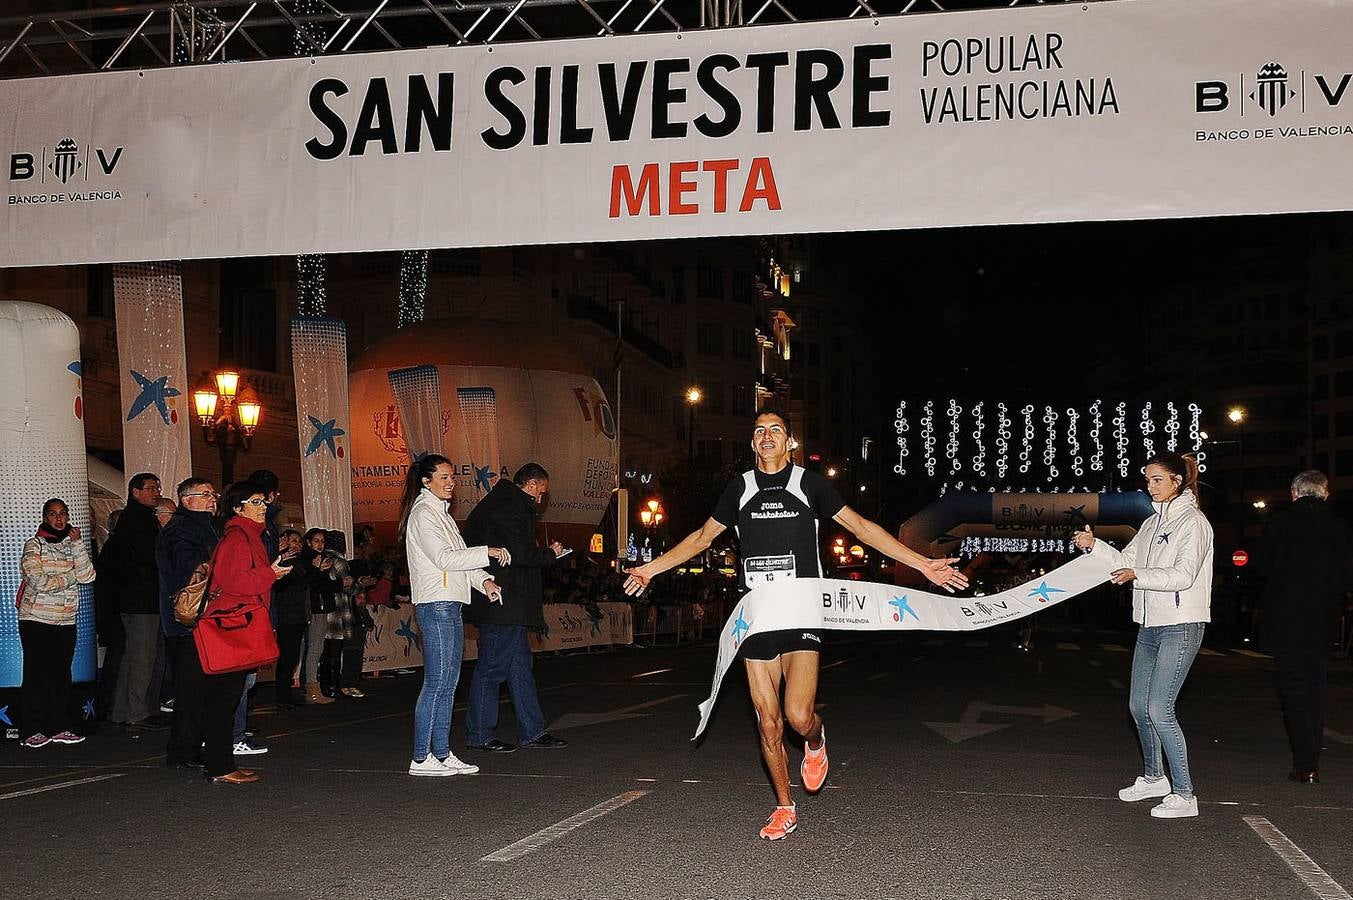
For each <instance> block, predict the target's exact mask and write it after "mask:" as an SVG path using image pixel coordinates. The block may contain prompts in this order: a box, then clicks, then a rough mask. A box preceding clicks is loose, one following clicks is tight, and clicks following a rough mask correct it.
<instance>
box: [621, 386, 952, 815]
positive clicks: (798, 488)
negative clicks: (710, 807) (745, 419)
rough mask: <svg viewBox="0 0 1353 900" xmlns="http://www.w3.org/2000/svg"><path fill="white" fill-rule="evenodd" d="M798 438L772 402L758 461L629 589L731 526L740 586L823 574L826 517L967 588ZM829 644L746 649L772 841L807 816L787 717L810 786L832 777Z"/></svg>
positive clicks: (760, 640) (812, 636) (761, 637)
mask: <svg viewBox="0 0 1353 900" xmlns="http://www.w3.org/2000/svg"><path fill="white" fill-rule="evenodd" d="M789 439H790V434H789V420H788V419H786V418H785V416H783V415H782V414H780V413H779V412H775V411H772V410H762V411H761V412H760V413H759V414H758V415H757V417H756V425H755V427H754V428H753V430H752V449H753V450H754V451H755V452H756V468H755V469H753V470H752V471H750V472H746V473H744V474H743V475H741V476H740V477H738V478H735V479H733V480H732V481H731V482H729V484H728V487H727V488H726V489H725V490H724V492H723V496H722V497H720V498H719V502H718V505H717V506H715V508H714V515H713V516H711V517H710V518H709V519H708V520H707V521H706V522H705V524H704V526H703V527H701V529H700V530H699V531H695V532H692V533H691V534H689V535H687V536H686V537H685V538H684V539H683V540H682V541H681V543H679V544H677V545H676V546H675V547H673V548H672V549H671V550H668V551H667V552H666V553H664V554H662V555H661V556H659V557H658V558H657V559H655V560H653V561H652V562H650V563H646V564H644V565H642V566H639V567H637V568H634V569H630V570H629V573H628V574H629V577H628V578H627V579H626V580H625V592H626V593H627V594H631V595H633V594H639V593H642V592H643V590H644V588H646V587H647V586H648V582H649V581H650V580H651V579H652V578H653V576H655V575H657V574H658V573H660V572H665V571H667V570H668V569H671V568H674V567H675V566H679V565H681V564H682V563H684V562H686V561H687V560H688V559H690V558H691V557H693V556H696V555H697V554H699V553H703V552H704V551H705V550H706V549H708V547H709V545H710V544H711V543H712V542H713V541H714V539H715V538H716V537H718V536H719V535H720V534H721V533H722V532H723V531H724V529H725V528H728V527H729V526H733V527H735V528H736V529H737V533H738V541H739V544H740V553H739V565H738V572H739V575H740V578H739V585H738V587H739V591H741V592H743V593H745V592H747V591H750V590H751V589H752V588H755V587H757V586H759V585H762V584H767V583H770V582H773V581H778V580H780V579H783V578H795V577H801V578H821V577H823V576H824V574H825V573H824V571H823V568H822V562H821V559H820V557H819V555H818V521H819V520H820V519H824V518H831V519H835V520H836V521H837V522H838V523H840V524H841V525H842V526H843V527H844V528H846V529H847V530H848V531H850V533H851V534H853V535H855V536H856V537H857V538H859V539H860V540H861V541H863V542H864V543H866V544H868V545H869V546H871V547H873V548H874V549H875V550H878V551H879V552H881V553H885V554H887V555H888V556H890V557H892V558H893V559H895V560H897V561H898V562H901V563H905V564H906V565H908V566H911V567H912V568H913V569H916V570H917V571H919V572H921V573H922V574H923V575H925V577H926V578H927V579H928V580H929V581H931V582H933V583H934V584H937V585H940V586H941V587H943V588H945V589H946V590H953V589H954V588H956V587H967V584H968V581H967V579H966V578H964V577H963V575H962V573H960V572H959V571H958V570H956V569H954V568H953V567H952V565H951V564H952V563H955V562H957V561H958V560H957V559H928V558H926V557H924V556H922V555H921V554H919V553H917V552H915V551H914V550H911V549H909V548H907V547H904V546H903V545H902V544H900V543H898V541H897V540H896V539H894V538H893V537H892V536H891V535H889V534H888V532H886V531H884V530H883V529H882V528H881V527H879V525H878V524H876V523H874V522H871V521H870V520H868V519H865V518H863V517H862V516H860V515H859V513H857V512H855V511H854V510H853V509H851V508H850V507H849V506H846V503H845V501H844V500H842V499H841V495H840V494H839V493H838V492H837V490H836V488H834V487H833V486H832V484H831V482H829V481H827V479H825V478H823V477H822V476H821V475H818V474H817V473H816V472H809V471H807V470H805V469H803V468H802V467H800V466H796V465H793V464H792V463H791V462H790V454H789ZM821 645H822V638H821V636H820V635H818V634H817V633H816V632H813V631H803V630H801V629H794V630H791V631H769V632H763V633H761V634H756V635H752V636H751V637H749V638H747V639H746V640H745V641H743V643H742V646H741V648H740V652H741V653H742V655H743V657H744V659H745V660H746V664H747V684H748V687H749V689H750V692H751V696H752V705H753V706H755V708H756V714H757V719H758V721H759V723H760V725H759V728H760V733H761V755H762V757H763V758H764V759H765V761H766V768H767V769H768V770H769V771H770V778H771V784H772V786H773V787H774V789H775V802H776V804H777V805H776V807H775V811H774V812H773V813H771V816H770V818H769V819H767V820H766V824H765V827H763V828H762V829H761V837H763V838H765V839H767V840H772V841H776V840H780V839H781V838H783V837H785V836H786V835H788V834H789V833H790V832H791V831H793V830H794V829H796V828H797V827H798V823H799V820H798V813H797V811H796V810H795V807H794V801H793V798H792V796H791V795H790V791H789V759H788V756H787V754H786V753H785V745H784V720H785V719H788V720H789V726H790V727H791V728H793V729H794V730H795V731H796V732H798V733H799V734H800V735H802V736H803V738H804V757H803V765H802V766H801V768H800V770H799V771H800V774H801V775H802V777H803V787H804V790H806V791H808V792H809V793H810V794H812V793H817V792H818V791H820V790H822V785H823V784H824V783H825V782H826V780H827V739H826V735H825V734H824V733H823V729H822V719H821V717H819V716H818V714H817V712H816V711H815V710H814V708H813V705H814V700H815V699H816V696H817V676H818V661H819V651H820V648H821ZM782 685H783V687H784V704H783V706H781V703H780V689H781V686H782Z"/></svg>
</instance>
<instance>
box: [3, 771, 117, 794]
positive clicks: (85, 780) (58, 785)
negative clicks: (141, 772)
mask: <svg viewBox="0 0 1353 900" xmlns="http://www.w3.org/2000/svg"><path fill="white" fill-rule="evenodd" d="M126 774H127V773H126V772H116V773H114V774H111V775H94V776H92V777H90V778H77V779H76V780H74V781H60V782H57V783H56V784H47V785H43V786H42V787H35V788H28V789H27V790H24V791H11V792H10V793H8V794H0V800H13V799H14V798H15V797H27V796H28V795H30V794H41V793H44V792H46V791H59V790H61V789H62V788H68V787H75V786H76V785H77V784H93V783H94V782H96V781H107V780H109V779H110V778H122V777H123V776H124V775H126Z"/></svg>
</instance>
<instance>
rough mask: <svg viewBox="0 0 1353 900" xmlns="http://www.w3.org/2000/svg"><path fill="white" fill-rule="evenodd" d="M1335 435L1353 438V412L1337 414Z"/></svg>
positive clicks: (1335, 417)
mask: <svg viewBox="0 0 1353 900" xmlns="http://www.w3.org/2000/svg"><path fill="white" fill-rule="evenodd" d="M1334 434H1335V435H1336V436H1337V437H1353V410H1347V411H1346V412H1341V413H1337V414H1335V416H1334Z"/></svg>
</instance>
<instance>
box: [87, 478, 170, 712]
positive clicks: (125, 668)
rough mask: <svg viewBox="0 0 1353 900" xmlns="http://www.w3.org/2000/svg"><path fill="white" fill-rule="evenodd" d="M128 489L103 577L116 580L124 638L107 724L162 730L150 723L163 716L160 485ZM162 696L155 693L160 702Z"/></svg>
mask: <svg viewBox="0 0 1353 900" xmlns="http://www.w3.org/2000/svg"><path fill="white" fill-rule="evenodd" d="M128 488H129V489H128V492H127V506H126V508H125V509H124V510H123V511H122V516H121V518H119V519H118V523H117V530H116V531H115V532H113V536H112V537H111V538H109V539H108V546H107V547H105V548H104V553H103V556H104V557H105V558H106V560H107V562H106V564H105V571H103V572H101V573H100V574H101V575H104V576H105V577H108V576H110V575H111V576H112V578H113V580H114V585H115V586H114V588H113V593H114V597H115V600H116V603H117V610H118V613H119V614H120V616H121V618H122V627H123V629H124V631H125V632H126V643H125V645H124V647H123V651H122V662H121V664H120V665H119V669H118V676H117V687H116V688H115V692H114V695H113V708H112V710H111V711H110V713H109V718H110V719H111V720H112V721H113V722H116V723H118V724H121V725H125V726H126V727H127V728H163V727H164V726H163V725H161V724H160V723H159V720H158V718H152V715H154V714H158V712H159V710H158V709H154V710H152V709H151V708H150V699H151V698H150V697H149V695H150V693H151V682H152V681H153V680H154V676H155V660H156V656H157V655H158V654H159V652H160V604H159V596H160V583H159V575H158V574H157V572H156V570H155V538H156V536H157V535H158V534H159V533H160V524H159V522H158V521H157V519H156V517H155V508H156V506H157V505H158V504H159V502H160V479H159V478H158V477H157V476H155V475H152V474H151V473H149V472H142V473H140V474H138V475H133V476H132V479H131V482H130V483H129V485H128ZM158 693H159V688H158V687H156V689H155V694H156V695H157V697H156V699H158Z"/></svg>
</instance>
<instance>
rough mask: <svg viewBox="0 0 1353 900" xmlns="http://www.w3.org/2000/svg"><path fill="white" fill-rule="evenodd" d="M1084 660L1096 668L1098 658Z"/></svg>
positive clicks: (1097, 666)
mask: <svg viewBox="0 0 1353 900" xmlns="http://www.w3.org/2000/svg"><path fill="white" fill-rule="evenodd" d="M1086 662H1088V663H1089V664H1090V665H1092V666H1094V667H1095V668H1096V669H1098V668H1099V660H1097V659H1089V660H1086Z"/></svg>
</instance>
